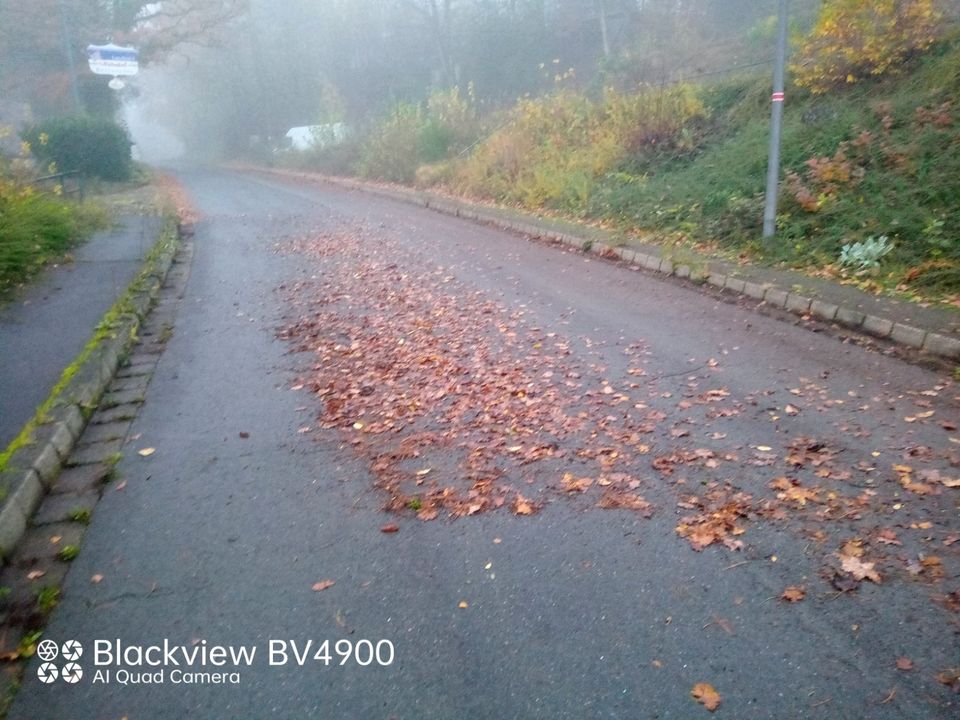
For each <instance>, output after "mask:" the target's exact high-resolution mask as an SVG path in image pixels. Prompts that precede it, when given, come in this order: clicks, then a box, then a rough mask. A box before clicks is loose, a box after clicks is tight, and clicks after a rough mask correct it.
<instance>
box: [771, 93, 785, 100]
mask: <svg viewBox="0 0 960 720" xmlns="http://www.w3.org/2000/svg"><path fill="white" fill-rule="evenodd" d="M784 97H785V96H784V94H783V93H782V92H775V93H774V94H773V95H771V98H772V100H773V101H774V102H783V99H784Z"/></svg>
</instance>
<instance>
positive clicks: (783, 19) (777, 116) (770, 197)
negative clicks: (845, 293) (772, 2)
mask: <svg viewBox="0 0 960 720" xmlns="http://www.w3.org/2000/svg"><path fill="white" fill-rule="evenodd" d="M787 2H788V0H780V26H779V29H778V31H777V57H776V61H775V63H774V68H773V95H772V97H771V101H772V103H771V104H772V108H771V112H770V159H769V161H768V164H767V201H766V204H765V206H764V209H763V237H764V239H765V240H767V241H769V240H770V239H772V238H773V236H774V234H775V233H776V231H777V192H778V190H779V187H780V134H781V127H782V125H783V100H784V94H783V90H784V87H783V86H784V77H785V75H786V65H787Z"/></svg>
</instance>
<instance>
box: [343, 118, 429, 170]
mask: <svg viewBox="0 0 960 720" xmlns="http://www.w3.org/2000/svg"><path fill="white" fill-rule="evenodd" d="M422 127H423V111H422V110H421V109H420V107H419V106H418V105H412V104H410V103H398V104H397V105H395V106H394V107H393V109H392V110H391V111H390V112H389V114H388V115H387V116H386V117H385V118H383V119H382V120H381V121H380V122H379V123H377V124H376V125H375V126H374V127H373V128H372V129H371V130H370V133H369V134H368V136H367V138H366V141H365V142H364V144H363V148H362V150H361V158H360V163H359V169H360V174H361V175H363V176H364V177H370V178H376V179H378V180H390V181H392V182H399V183H410V182H413V180H414V177H415V176H416V172H417V167H418V166H419V165H420V132H421V129H422Z"/></svg>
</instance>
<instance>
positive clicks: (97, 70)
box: [87, 43, 140, 77]
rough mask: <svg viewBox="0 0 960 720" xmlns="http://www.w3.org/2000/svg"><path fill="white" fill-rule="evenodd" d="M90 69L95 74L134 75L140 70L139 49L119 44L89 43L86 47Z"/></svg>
mask: <svg viewBox="0 0 960 720" xmlns="http://www.w3.org/2000/svg"><path fill="white" fill-rule="evenodd" d="M87 57H88V58H89V61H90V70H91V71H92V72H93V73H94V74H95V75H113V76H114V77H117V76H118V75H136V74H137V73H138V72H140V51H139V50H137V49H136V48H132V47H121V46H120V45H114V44H113V43H110V44H109V45H90V46H89V47H87Z"/></svg>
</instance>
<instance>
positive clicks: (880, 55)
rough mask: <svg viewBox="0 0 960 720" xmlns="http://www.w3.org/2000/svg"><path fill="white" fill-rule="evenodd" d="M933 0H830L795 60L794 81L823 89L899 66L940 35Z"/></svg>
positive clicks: (940, 18) (935, 4)
mask: <svg viewBox="0 0 960 720" xmlns="http://www.w3.org/2000/svg"><path fill="white" fill-rule="evenodd" d="M941 20H942V16H941V14H940V12H939V11H938V9H937V1H936V0H832V2H828V3H824V4H823V10H821V12H820V17H819V18H818V20H817V24H816V26H815V27H814V29H813V31H812V32H811V33H810V35H809V36H808V37H807V38H806V39H805V40H804V42H803V44H802V45H801V47H800V49H799V52H798V53H797V57H796V59H795V60H794V63H793V68H792V69H793V72H794V77H795V80H796V82H797V84H798V85H800V86H801V87H808V88H810V89H811V90H812V91H813V92H814V93H825V92H827V91H828V90H831V89H832V88H835V87H837V86H838V85H844V84H849V83H855V82H858V81H860V80H863V79H864V78H867V77H871V76H877V75H884V74H886V73H888V72H891V71H896V70H899V69H901V68H902V66H903V62H904V61H905V60H907V59H909V58H910V57H911V56H912V55H915V54H916V53H919V52H923V51H925V50H928V49H929V48H930V47H931V46H932V45H933V43H934V42H935V41H936V40H937V39H938V36H939V32H940V24H941Z"/></svg>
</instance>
